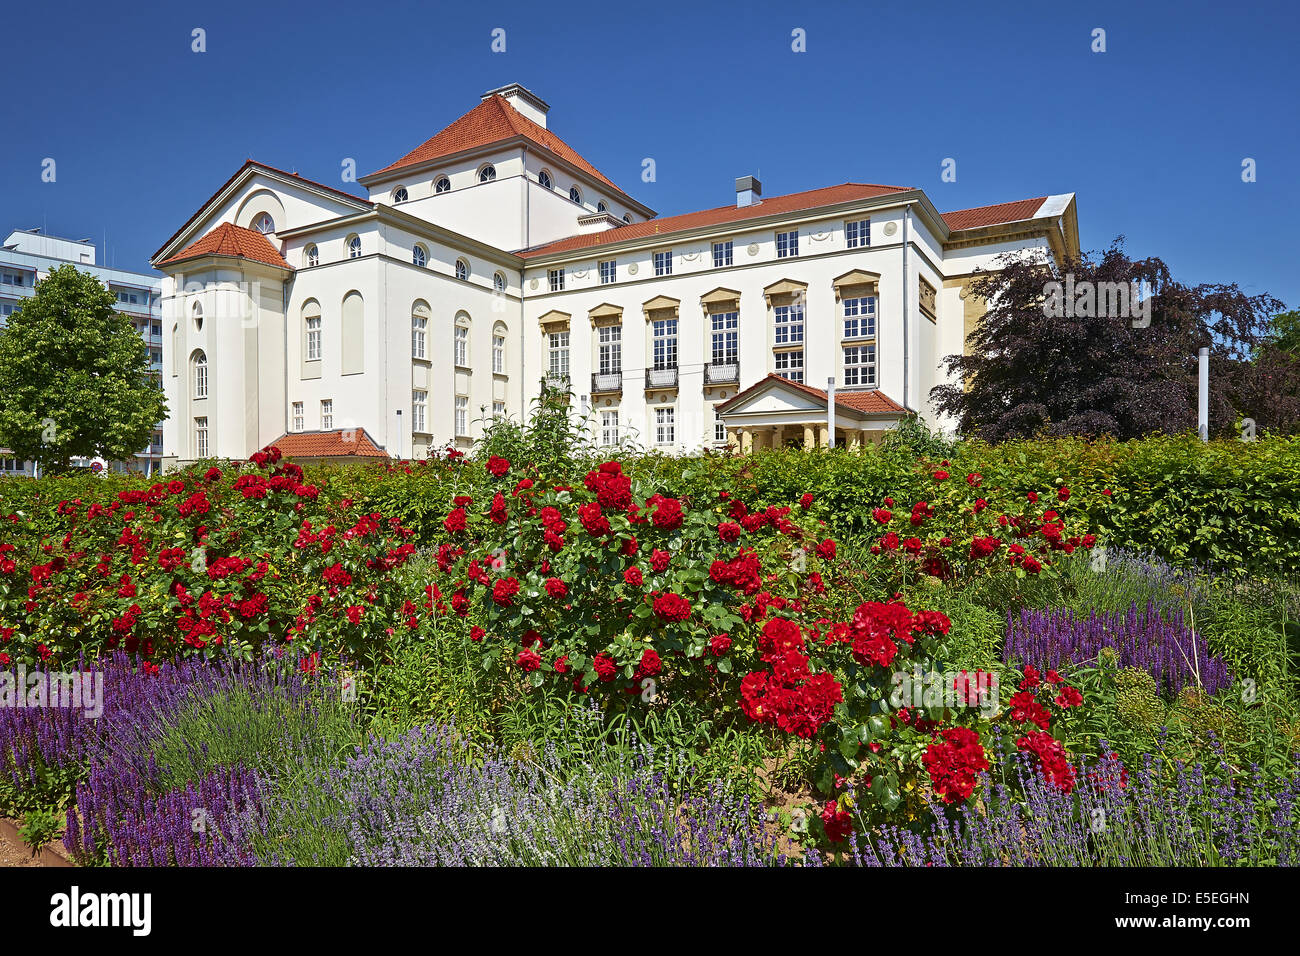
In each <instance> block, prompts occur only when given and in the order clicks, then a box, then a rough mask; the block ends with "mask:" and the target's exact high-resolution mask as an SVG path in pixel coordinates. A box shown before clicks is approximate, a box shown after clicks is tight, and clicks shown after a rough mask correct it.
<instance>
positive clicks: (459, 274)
mask: <svg viewBox="0 0 1300 956" xmlns="http://www.w3.org/2000/svg"><path fill="white" fill-rule="evenodd" d="M456 278H457V279H460V280H461V281H462V282H465V281H468V280H469V263H468V262H466V261H465V260H464V259H457V260H456Z"/></svg>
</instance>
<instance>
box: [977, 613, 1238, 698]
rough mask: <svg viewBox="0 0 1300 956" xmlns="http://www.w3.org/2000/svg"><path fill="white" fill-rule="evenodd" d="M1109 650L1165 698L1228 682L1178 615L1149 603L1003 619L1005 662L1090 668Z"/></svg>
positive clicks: (1217, 660)
mask: <svg viewBox="0 0 1300 956" xmlns="http://www.w3.org/2000/svg"><path fill="white" fill-rule="evenodd" d="M1106 648H1109V649H1110V650H1111V651H1112V652H1113V654H1114V657H1115V660H1116V663H1118V665H1119V666H1120V667H1140V668H1142V669H1143V670H1145V671H1147V672H1148V673H1150V674H1151V675H1152V676H1153V677H1154V678H1155V679H1156V681H1157V682H1158V683H1159V685H1160V687H1161V689H1162V690H1163V691H1164V692H1165V693H1166V694H1168V695H1169V696H1171V697H1172V696H1174V695H1176V694H1177V693H1178V692H1179V691H1181V690H1182V689H1183V688H1184V687H1187V686H1193V687H1200V688H1203V689H1204V690H1205V691H1206V692H1208V693H1210V694H1215V693H1217V692H1219V691H1221V690H1224V689H1225V688H1227V687H1229V686H1230V685H1231V683H1232V678H1231V675H1230V674H1229V673H1228V667H1227V665H1226V664H1225V663H1224V661H1223V659H1222V658H1220V657H1217V656H1214V655H1212V654H1211V653H1210V650H1209V647H1208V645H1207V644H1206V641H1205V638H1204V637H1203V636H1202V635H1201V634H1199V633H1197V632H1196V631H1194V630H1193V629H1192V628H1191V627H1188V626H1187V625H1186V624H1184V623H1183V615H1182V611H1180V610H1173V611H1162V610H1161V609H1160V608H1158V607H1157V606H1156V605H1155V604H1148V605H1147V606H1146V609H1145V610H1144V611H1139V610H1138V608H1137V605H1132V606H1130V607H1129V609H1128V611H1126V612H1122V613H1121V612H1096V611H1094V612H1091V613H1089V614H1088V615H1087V616H1082V615H1078V614H1075V612H1073V611H1069V610H1056V611H1033V610H1029V609H1028V608H1026V609H1023V610H1021V611H1020V613H1019V615H1016V614H1014V613H1011V612H1009V613H1008V614H1007V638H1006V644H1005V646H1004V648H1003V655H1002V656H1003V660H1004V661H1006V662H1008V663H1010V662H1013V661H1015V662H1019V663H1022V664H1030V665H1033V666H1034V667H1038V668H1040V669H1044V670H1045V669H1047V668H1053V669H1057V670H1060V669H1062V668H1064V666H1065V665H1067V664H1090V663H1095V662H1096V661H1097V660H1098V657H1099V655H1100V654H1101V653H1102V651H1103V649H1106Z"/></svg>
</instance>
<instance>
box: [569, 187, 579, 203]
mask: <svg viewBox="0 0 1300 956" xmlns="http://www.w3.org/2000/svg"><path fill="white" fill-rule="evenodd" d="M569 198H570V199H572V200H573V201H574V202H576V203H580V202H582V190H581V189H579V188H578V187H577V186H570V187H569Z"/></svg>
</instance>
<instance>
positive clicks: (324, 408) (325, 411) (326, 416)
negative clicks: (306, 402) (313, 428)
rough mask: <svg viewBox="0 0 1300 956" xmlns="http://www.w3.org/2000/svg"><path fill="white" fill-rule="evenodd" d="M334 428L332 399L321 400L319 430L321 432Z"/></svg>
mask: <svg viewBox="0 0 1300 956" xmlns="http://www.w3.org/2000/svg"><path fill="white" fill-rule="evenodd" d="M333 428H334V399H332V398H322V399H321V402H320V429H321V431H323V432H327V431H330V430H332V429H333Z"/></svg>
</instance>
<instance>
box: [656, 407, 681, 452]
mask: <svg viewBox="0 0 1300 956" xmlns="http://www.w3.org/2000/svg"><path fill="white" fill-rule="evenodd" d="M675 419H676V415H675V414H674V410H673V409H672V408H656V409H655V444H656V445H671V444H672V443H673V442H675V441H676V440H677V426H676V422H675Z"/></svg>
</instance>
